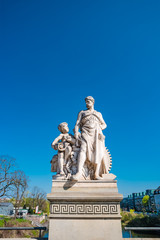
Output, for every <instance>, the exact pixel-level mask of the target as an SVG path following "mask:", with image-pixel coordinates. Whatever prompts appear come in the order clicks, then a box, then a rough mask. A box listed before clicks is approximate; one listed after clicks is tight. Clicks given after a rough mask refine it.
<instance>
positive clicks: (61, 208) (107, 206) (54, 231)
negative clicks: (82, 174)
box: [47, 179, 122, 240]
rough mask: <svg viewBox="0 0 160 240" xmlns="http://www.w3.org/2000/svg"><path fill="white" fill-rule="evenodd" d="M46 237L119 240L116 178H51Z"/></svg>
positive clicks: (55, 239)
mask: <svg viewBox="0 0 160 240" xmlns="http://www.w3.org/2000/svg"><path fill="white" fill-rule="evenodd" d="M47 198H48V200H49V201H50V216H49V240H72V239H73V240H74V239H76V240H121V239H122V230H121V216H120V201H121V200H122V195H121V194H119V193H118V189H117V181H115V180H112V179H106V180H91V181H90V180H85V181H78V182H74V181H67V180H54V179H53V181H52V191H51V193H49V194H48V195H47Z"/></svg>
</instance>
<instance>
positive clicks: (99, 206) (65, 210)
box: [51, 203, 118, 215]
mask: <svg viewBox="0 0 160 240" xmlns="http://www.w3.org/2000/svg"><path fill="white" fill-rule="evenodd" d="M51 213H52V214H100V215H101V214H118V206H117V204H113V203H96V204H95V203H94V204H91V203H69V204H67V203H56V204H51Z"/></svg>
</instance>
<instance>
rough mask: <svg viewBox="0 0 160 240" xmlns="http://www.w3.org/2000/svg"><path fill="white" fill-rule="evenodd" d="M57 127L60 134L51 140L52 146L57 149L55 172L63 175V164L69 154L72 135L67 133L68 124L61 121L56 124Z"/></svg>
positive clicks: (72, 139) (72, 142)
mask: <svg viewBox="0 0 160 240" xmlns="http://www.w3.org/2000/svg"><path fill="white" fill-rule="evenodd" d="M58 129H59V131H60V132H61V134H60V135H59V136H58V137H57V138H56V139H55V140H54V141H53V142H52V145H51V146H52V148H53V149H54V150H58V169H57V174H60V175H62V176H63V175H65V173H64V168H63V167H64V165H65V164H66V162H67V160H68V158H69V157H70V156H71V153H72V147H71V144H74V142H75V140H74V137H73V136H72V135H71V134H69V133H68V132H69V128H68V124H67V123H66V122H63V123H61V124H59V125H58Z"/></svg>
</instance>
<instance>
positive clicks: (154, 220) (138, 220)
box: [121, 211, 160, 227]
mask: <svg viewBox="0 0 160 240" xmlns="http://www.w3.org/2000/svg"><path fill="white" fill-rule="evenodd" d="M121 216H122V219H121V222H122V227H159V226H160V216H156V215H155V216H148V215H145V214H143V213H140V214H138V213H134V212H123V211H121Z"/></svg>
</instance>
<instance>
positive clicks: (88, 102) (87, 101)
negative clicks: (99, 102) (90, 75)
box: [86, 99, 93, 108]
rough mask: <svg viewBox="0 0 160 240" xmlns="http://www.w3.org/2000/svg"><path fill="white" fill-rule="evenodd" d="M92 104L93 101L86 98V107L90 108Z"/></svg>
mask: <svg viewBox="0 0 160 240" xmlns="http://www.w3.org/2000/svg"><path fill="white" fill-rule="evenodd" d="M92 106H93V102H92V101H91V100H90V99H87V100H86V107H87V108H91V107H92Z"/></svg>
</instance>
